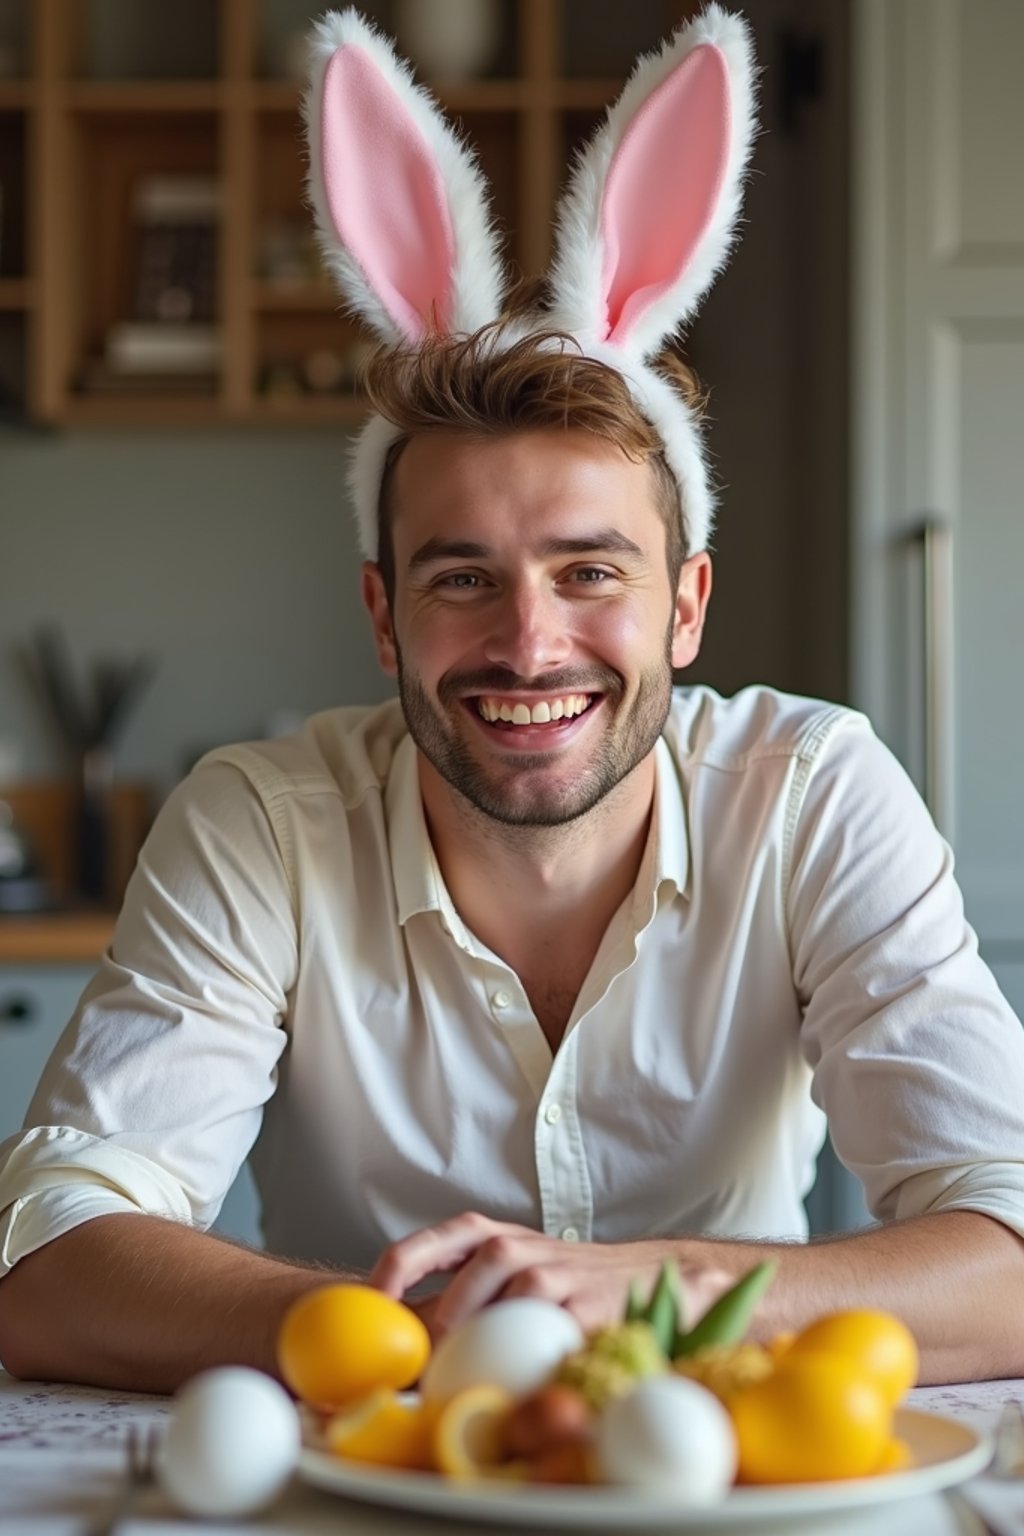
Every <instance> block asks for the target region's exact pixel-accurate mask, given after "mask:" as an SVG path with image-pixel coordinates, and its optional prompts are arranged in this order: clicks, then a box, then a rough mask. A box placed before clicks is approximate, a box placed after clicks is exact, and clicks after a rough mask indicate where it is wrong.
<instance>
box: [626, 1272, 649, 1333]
mask: <svg viewBox="0 0 1024 1536" xmlns="http://www.w3.org/2000/svg"><path fill="white" fill-rule="evenodd" d="M622 1321H623V1322H624V1323H640V1322H646V1321H647V1305H646V1303H645V1301H644V1293H643V1287H642V1286H641V1284H640V1281H639V1280H638V1279H636V1278H635V1277H634V1278H633V1279H632V1280H631V1281H630V1282H629V1296H628V1298H627V1300H626V1312H625V1316H624V1317H623V1319H622Z"/></svg>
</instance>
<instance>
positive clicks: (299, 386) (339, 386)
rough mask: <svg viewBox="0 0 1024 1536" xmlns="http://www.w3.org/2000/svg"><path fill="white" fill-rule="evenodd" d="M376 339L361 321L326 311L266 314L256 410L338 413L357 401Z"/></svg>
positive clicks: (259, 332) (259, 342)
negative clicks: (355, 396)
mask: <svg viewBox="0 0 1024 1536" xmlns="http://www.w3.org/2000/svg"><path fill="white" fill-rule="evenodd" d="M374 344H375V343H374V340H373V338H372V337H371V336H370V335H369V333H368V332H367V331H366V330H365V329H364V328H363V327H362V326H361V325H360V324H359V322H358V321H357V320H353V319H350V318H349V317H347V316H345V315H341V314H330V313H327V312H325V311H319V312H318V311H306V312H302V311H264V312H262V313H261V314H260V315H259V317H258V321H257V326H256V376H255V378H254V379H253V390H254V395H255V403H256V408H257V409H258V410H260V411H270V412H272V413H274V414H282V413H287V412H291V413H293V414H301V408H303V407H305V408H306V409H307V411H312V412H315V411H317V410H322V411H326V413H327V414H336V408H337V407H338V405H339V404H344V403H345V402H346V401H347V400H348V399H349V398H350V397H352V396H353V392H354V390H355V387H356V384H357V381H358V378H359V373H360V370H361V368H362V365H363V363H364V362H365V360H366V357H367V356H368V355H369V351H370V349H371V348H372V347H373V346H374Z"/></svg>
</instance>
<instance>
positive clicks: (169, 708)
mask: <svg viewBox="0 0 1024 1536" xmlns="http://www.w3.org/2000/svg"><path fill="white" fill-rule="evenodd" d="M345 446H346V445H345V441H344V439H343V438H342V437H341V436H340V435H339V434H338V433H336V432H330V431H323V432H315V433H314V432H302V433H295V432H287V433H286V432H282V433H279V434H278V433H266V434H262V435H261V434H257V433H250V432H237V433H228V432H218V433H213V432H195V433H189V434H186V433H181V432H166V433H158V432H154V433H147V434H145V435H143V434H139V433H117V434H110V435H106V434H104V435H98V434H97V435H81V434H66V435H65V434H52V435H44V434H32V435H24V434H20V433H15V432H4V433H2V434H0V741H2V740H4V739H6V740H12V739H13V740H14V741H16V743H17V746H18V750H19V753H20V756H21V771H22V773H23V774H24V776H26V777H40V776H46V775H50V774H58V773H60V772H61V771H62V769H63V767H64V762H63V759H62V757H61V753H60V747H59V739H58V738H57V737H56V735H55V734H54V732H53V730H52V729H51V727H50V724H49V721H48V719H47V717H46V714H45V711H44V709H43V706H42V705H41V703H40V702H39V701H38V700H37V698H36V697H35V695H34V694H33V692H32V691H31V689H30V687H29V685H28V681H27V676H26V672H25V669H24V668H23V666H22V664H21V660H20V657H19V651H18V648H19V646H20V644H21V643H22V642H23V641H24V640H25V638H26V637H27V635H28V634H29V632H30V631H31V630H32V628H33V627H34V626H35V625H37V624H38V623H39V622H40V621H43V620H54V621H58V622H59V623H60V624H61V626H62V627H63V629H64V631H65V632H66V635H67V637H68V640H69V642H70V643H71V644H72V645H73V647H74V650H75V653H76V658H77V661H78V665H79V668H80V673H81V675H82V676H83V680H84V669H85V665H86V663H87V662H90V661H91V660H92V659H93V658H94V657H95V656H96V655H98V654H102V653H107V654H115V655H117V654H121V655H124V654H132V653H134V652H136V651H140V650H145V651H147V652H152V653H153V654H155V655H156V656H157V658H158V659H159V670H158V672H157V674H156V677H155V679H154V681H153V682H152V684H151V685H150V687H149V690H148V692H147V693H146V695H145V697H144V698H143V700H142V702H141V704H140V706H139V708H138V710H137V713H136V714H135V715H134V717H133V718H132V720H131V722H130V724H129V725H128V728H127V730H126V731H125V733H124V736H123V738H122V740H121V742H120V745H119V748H118V752H117V768H118V771H119V772H120V773H121V775H122V776H125V777H142V778H146V779H151V780H153V781H155V782H157V783H158V784H159V785H160V786H161V788H163V789H166V788H169V787H170V784H171V783H173V782H174V780H175V779H176V778H177V777H178V776H179V775H180V773H181V772H182V771H183V768H184V766H185V764H186V763H187V762H188V761H189V760H191V759H192V758H194V757H195V756H196V755H197V754H198V753H199V752H201V751H203V750H205V749H206V748H207V747H208V746H212V745H216V744H218V743H220V742H223V741H226V740H236V739H240V738H244V737H248V736H252V735H255V734H260V733H262V732H263V731H264V730H265V729H266V727H267V725H268V722H270V721H271V720H272V717H273V716H275V715H276V714H277V713H279V712H281V711H296V712H298V713H301V714H305V713H309V712H311V711H312V710H315V709H321V708H325V707H327V706H329V705H332V704H337V703H359V702H372V701H374V700H377V699H380V698H383V697H386V696H387V694H388V692H389V691H390V685H389V683H388V681H387V679H385V678H384V677H383V676H381V675H380V674H379V673H378V671H377V666H376V661H375V658H374V654H373V650H372V646H371V643H370V637H369V629H368V625H367V622H366V618H365V615H364V613H363V609H362V605H361V603H360V601H359V587H358V568H359V558H358V553H357V549H356V544H355V539H354V535H353V530H352V528H351V525H350V517H349V514H348V512H347V510H346V506H345V501H344V491H343V484H342V482H343V474H344V458H345Z"/></svg>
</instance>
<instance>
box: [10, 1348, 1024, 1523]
mask: <svg viewBox="0 0 1024 1536" xmlns="http://www.w3.org/2000/svg"><path fill="white" fill-rule="evenodd" d="M1022 1396H1024V1382H1021V1381H1009V1382H1007V1381H1002V1382H982V1383H977V1384H971V1385H966V1386H956V1387H938V1388H924V1389H920V1390H917V1391H915V1392H912V1393H911V1394H910V1396H909V1402H910V1405H911V1406H913V1407H917V1408H922V1409H925V1410H927V1411H930V1412H933V1413H940V1414H944V1415H946V1416H948V1417H950V1418H957V1419H960V1420H962V1421H963V1422H965V1423H969V1424H971V1425H972V1426H974V1427H976V1428H981V1429H989V1430H991V1429H993V1428H994V1426H995V1422H996V1420H997V1418H998V1415H999V1411H1000V1409H1001V1407H1002V1406H1003V1404H1004V1403H1006V1402H1008V1401H1014V1400H1019V1399H1020V1398H1021V1397H1022ZM170 1411H171V1400H170V1399H168V1398H164V1397H148V1396H142V1395H139V1394H134V1393H128V1392H113V1391H107V1390H99V1389H93V1388H87V1387H69V1386H62V1385H50V1384H40V1383H38V1382H17V1381H14V1380H12V1379H11V1378H10V1377H8V1376H6V1375H4V1373H3V1371H2V1370H0V1532H10V1533H11V1536H15V1533H17V1536H22V1533H31V1536H82V1530H83V1527H84V1525H85V1523H86V1521H87V1520H89V1519H95V1518H96V1517H97V1516H98V1515H100V1514H102V1513H103V1512H104V1511H105V1510H106V1509H107V1508H108V1507H109V1504H110V1501H111V1499H112V1496H113V1494H114V1492H115V1490H116V1488H117V1486H118V1483H119V1479H120V1476H121V1472H122V1468H123V1465H124V1439H125V1435H126V1432H127V1429H128V1426H129V1425H130V1424H132V1423H137V1424H139V1425H140V1426H146V1425H149V1424H154V1423H155V1424H157V1425H160V1424H161V1423H164V1422H166V1419H167V1417H168V1415H169V1413H170ZM964 1493H965V1494H966V1497H967V1500H968V1501H969V1503H964V1502H963V1501H962V1500H961V1499H960V1498H959V1496H957V1497H954V1498H949V1497H946V1496H944V1495H942V1494H931V1495H928V1496H927V1497H922V1498H915V1499H904V1500H900V1501H897V1502H893V1503H890V1504H885V1505H876V1506H874V1507H872V1508H870V1509H866V1510H864V1511H863V1512H861V1513H860V1514H858V1513H856V1512H855V1511H853V1510H850V1511H846V1512H844V1514H843V1516H842V1519H841V1521H838V1520H837V1519H836V1517H835V1516H834V1515H833V1516H832V1517H830V1518H826V1519H824V1520H819V1519H816V1518H812V1519H809V1520H806V1521H804V1520H801V1521H799V1522H794V1521H793V1520H792V1519H790V1520H789V1521H788V1522H786V1523H785V1524H784V1525H782V1526H780V1525H775V1526H774V1527H773V1529H774V1530H775V1531H776V1532H783V1531H784V1532H785V1536H792V1532H793V1531H794V1529H795V1528H796V1525H797V1524H799V1529H800V1531H801V1532H802V1533H804V1536H815V1533H818V1532H822V1533H823V1532H825V1531H828V1532H834V1531H836V1530H837V1529H838V1528H839V1527H840V1526H841V1529H842V1531H843V1532H844V1536H980V1533H981V1532H983V1530H984V1526H983V1525H982V1524H981V1522H980V1521H979V1520H978V1519H977V1517H976V1515H975V1514H974V1511H975V1510H981V1511H982V1512H983V1513H984V1516H985V1519H986V1520H987V1521H988V1522H989V1523H990V1525H991V1527H992V1529H993V1530H995V1531H1006V1532H1009V1531H1014V1532H1018V1533H1019V1532H1020V1531H1022V1530H1024V1481H1020V1480H1018V1481H1012V1482H1011V1481H1007V1480H1000V1479H996V1478H994V1477H990V1476H984V1477H977V1478H974V1479H972V1481H971V1482H970V1483H968V1484H966V1485H965V1487H964ZM715 1524H716V1526H717V1522H715ZM226 1528H227V1527H225V1525H224V1524H223V1523H221V1522H213V1521H206V1520H198V1519H196V1520H190V1521H188V1522H187V1523H186V1522H183V1521H179V1520H178V1519H176V1518H175V1517H174V1514H173V1511H172V1510H171V1508H170V1506H169V1504H168V1502H167V1500H166V1499H165V1497H164V1496H163V1494H162V1493H161V1492H159V1490H157V1489H153V1488H151V1489H148V1490H146V1491H145V1492H144V1493H143V1494H142V1495H141V1496H140V1498H139V1501H138V1504H137V1506H136V1518H135V1519H134V1520H129V1521H127V1522H126V1523H125V1525H124V1526H123V1528H122V1527H119V1532H120V1531H121V1530H122V1529H123V1533H124V1536H184V1533H185V1532H186V1531H189V1532H191V1533H193V1536H205V1533H209V1536H213V1533H215V1532H221V1533H223V1532H224V1531H225V1529H226ZM546 1528H547V1527H546ZM717 1528H718V1529H721V1527H720V1526H717ZM230 1529H231V1530H232V1531H233V1532H235V1533H236V1536H250V1533H251V1536H275V1533H281V1536H283V1533H293V1536H302V1533H310V1536H313V1533H321V1532H323V1533H325V1536H326V1533H328V1532H333V1533H336V1532H337V1531H339V1530H344V1531H345V1532H346V1533H347V1536H437V1532H438V1531H439V1530H441V1529H444V1530H447V1531H449V1532H452V1533H458V1536H483V1533H485V1532H487V1533H489V1536H497V1533H498V1531H499V1530H500V1529H504V1530H509V1529H510V1528H509V1527H501V1528H499V1527H498V1526H496V1525H486V1524H481V1523H480V1522H478V1521H475V1520H474V1521H467V1522H465V1523H463V1522H461V1521H460V1522H459V1523H458V1525H456V1524H455V1523H454V1522H451V1521H446V1522H445V1523H444V1525H443V1526H442V1525H439V1524H438V1522H437V1520H436V1519H434V1520H431V1519H429V1518H426V1517H420V1516H416V1515H411V1514H406V1513H400V1512H398V1511H391V1510H385V1509H375V1508H372V1507H370V1506H366V1505H361V1504H358V1503H356V1502H353V1501H350V1500H347V1499H341V1498H338V1497H336V1496H334V1495H332V1494H328V1493H322V1492H319V1491H317V1490H316V1489H313V1488H310V1487H307V1486H305V1485H303V1484H302V1483H301V1482H299V1480H298V1479H296V1480H295V1481H294V1482H293V1483H292V1484H291V1485H290V1486H289V1487H288V1488H287V1489H286V1490H285V1492H284V1494H283V1495H282V1496H281V1498H280V1499H278V1501H277V1502H276V1503H275V1504H274V1505H273V1507H272V1508H271V1509H269V1510H267V1511H266V1512H265V1513H264V1514H262V1515H259V1516H253V1517H250V1518H249V1519H242V1520H238V1521H232V1522H231V1525H230ZM673 1529H674V1531H675V1532H676V1533H677V1536H683V1533H684V1532H685V1533H687V1536H689V1533H693V1536H696V1532H697V1531H699V1530H701V1529H702V1525H701V1522H699V1521H698V1520H696V1518H695V1519H694V1520H693V1522H692V1523H691V1521H690V1520H687V1521H685V1522H680V1521H676V1522H674V1523H673ZM703 1529H707V1527H706V1526H705V1527H703ZM740 1529H741V1528H740V1526H739V1525H735V1524H732V1523H730V1525H729V1530H730V1531H732V1532H733V1533H734V1536H739V1532H740ZM751 1529H756V1530H761V1531H764V1530H767V1529H768V1527H766V1526H765V1525H763V1524H761V1525H756V1526H753V1527H751ZM634 1536H635V1532H634Z"/></svg>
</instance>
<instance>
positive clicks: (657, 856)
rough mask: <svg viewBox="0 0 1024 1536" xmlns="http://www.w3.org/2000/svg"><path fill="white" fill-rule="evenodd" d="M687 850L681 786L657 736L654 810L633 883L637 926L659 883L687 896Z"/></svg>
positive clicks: (649, 912)
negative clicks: (634, 882) (634, 883)
mask: <svg viewBox="0 0 1024 1536" xmlns="http://www.w3.org/2000/svg"><path fill="white" fill-rule="evenodd" d="M689 854H690V839H689V834H688V831H687V825H686V804H685V801H684V798H683V787H682V785H681V784H680V782H679V773H678V770H677V768H676V763H675V759H674V758H673V756H672V753H671V751H670V749H669V746H668V743H667V742H666V740H665V738H664V737H663V736H660V737H659V738H658V741H657V743H656V744H655V748H654V812H653V815H652V816H651V825H650V830H649V832H648V834H647V844H646V846H645V848H644V855H643V858H642V859H641V861H640V869H639V871H638V872H637V877H636V885H635V886H634V887H633V903H634V906H633V910H634V914H635V918H636V923H637V926H638V927H643V926H644V925H645V924H646V923H647V922H648V921H649V920H650V918H651V917H652V916H653V908H654V906H655V905H656V904H657V901H658V897H659V895H660V893H661V888H662V886H664V885H668V886H670V887H673V888H674V893H675V895H677V896H683V897H685V898H687V899H689V894H690V893H689V889H688V884H687V882H688V881H689V876H690V857H689Z"/></svg>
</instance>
